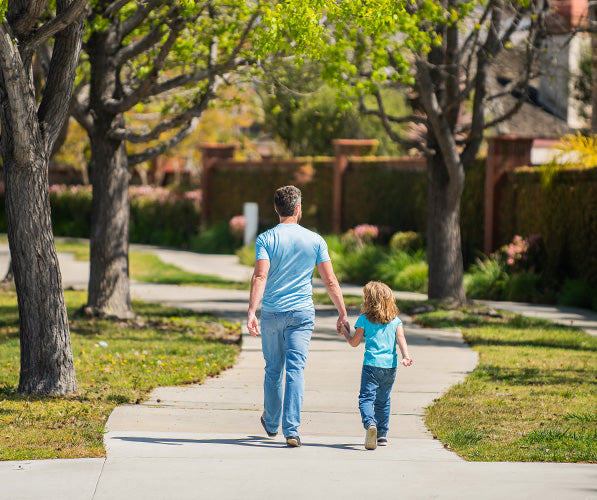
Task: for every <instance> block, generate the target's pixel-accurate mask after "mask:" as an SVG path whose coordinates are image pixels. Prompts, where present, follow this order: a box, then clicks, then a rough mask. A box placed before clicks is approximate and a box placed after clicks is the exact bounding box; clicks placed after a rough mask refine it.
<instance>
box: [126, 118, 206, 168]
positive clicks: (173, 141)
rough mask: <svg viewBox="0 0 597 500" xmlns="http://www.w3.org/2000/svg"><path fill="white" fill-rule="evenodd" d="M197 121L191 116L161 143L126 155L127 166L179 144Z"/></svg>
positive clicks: (193, 128)
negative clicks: (189, 119)
mask: <svg viewBox="0 0 597 500" xmlns="http://www.w3.org/2000/svg"><path fill="white" fill-rule="evenodd" d="M198 123H199V119H198V118H193V119H192V120H191V121H190V122H188V123H187V124H185V125H184V126H183V127H182V128H181V129H180V130H179V131H178V132H177V133H176V134H175V135H174V136H172V137H170V139H168V140H166V141H164V142H162V143H161V144H159V145H157V146H154V147H151V148H148V149H146V150H145V151H143V152H142V153H138V154H134V155H129V156H128V157H127V160H128V166H129V167H133V166H135V165H138V164H139V163H143V162H145V161H149V160H151V159H153V158H156V157H157V156H160V155H161V154H163V153H164V152H165V151H168V150H169V149H171V148H173V147H174V146H176V145H177V144H179V143H180V142H181V141H182V140H183V139H185V138H186V137H188V136H189V135H190V134H192V133H193V131H194V130H195V129H196V128H197V125H198Z"/></svg>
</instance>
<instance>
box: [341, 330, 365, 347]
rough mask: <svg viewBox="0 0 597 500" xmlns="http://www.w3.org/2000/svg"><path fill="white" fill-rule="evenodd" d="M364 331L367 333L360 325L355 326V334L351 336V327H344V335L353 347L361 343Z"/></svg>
mask: <svg viewBox="0 0 597 500" xmlns="http://www.w3.org/2000/svg"><path fill="white" fill-rule="evenodd" d="M364 333H365V330H364V329H362V328H361V327H358V328H355V331H354V335H353V336H351V335H350V327H349V328H342V334H343V335H344V338H345V339H346V340H347V341H348V343H349V344H350V345H351V346H352V347H356V346H358V345H359V344H360V343H361V339H362V338H363V334H364Z"/></svg>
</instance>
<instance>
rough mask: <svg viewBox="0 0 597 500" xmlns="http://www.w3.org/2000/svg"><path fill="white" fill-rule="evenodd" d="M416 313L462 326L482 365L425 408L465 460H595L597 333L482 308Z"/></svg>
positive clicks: (425, 321)
mask: <svg viewBox="0 0 597 500" xmlns="http://www.w3.org/2000/svg"><path fill="white" fill-rule="evenodd" d="M415 320H416V321H417V322H418V323H419V324H422V325H423V326H430V327H434V328H446V327H447V328H454V327H458V328H460V329H461V330H462V334H463V336H464V338H465V340H466V341H467V342H468V343H469V344H470V345H471V347H472V348H473V349H474V350H476V351H478V353H479V365H478V367H477V368H476V369H475V370H474V371H473V372H472V373H471V374H470V375H469V377H468V378H467V379H466V381H465V382H463V383H461V384H458V385H456V386H454V387H452V388H451V389H450V390H449V391H448V392H447V393H446V394H445V395H444V396H443V397H442V398H440V399H439V400H437V401H436V402H435V403H434V404H433V405H432V406H431V407H430V408H429V409H428V411H427V416H426V423H427V425H428V427H429V428H430V429H431V430H432V432H433V433H434V434H435V435H436V436H437V437H438V438H439V439H440V440H441V441H442V443H443V444H444V445H445V446H446V447H447V448H449V449H451V450H453V451H455V452H456V453H458V454H459V455H460V456H462V457H464V458H466V459H467V460H479V461H539V462H597V355H596V351H597V339H596V338H594V337H591V336H589V335H588V334H586V333H584V332H582V331H580V330H578V329H574V328H567V327H562V326H559V325H554V324H552V323H549V322H547V321H543V320H538V319H527V318H523V317H521V316H516V315H513V314H509V313H499V314H495V313H494V312H490V311H488V310H487V309H486V308H483V307H466V308H460V309H452V310H446V309H436V310H434V311H432V312H428V313H425V314H420V315H418V316H416V317H415Z"/></svg>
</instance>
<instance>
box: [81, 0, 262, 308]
mask: <svg viewBox="0 0 597 500" xmlns="http://www.w3.org/2000/svg"><path fill="white" fill-rule="evenodd" d="M257 17H258V2H246V1H241V0H229V1H188V0H187V1H185V2H180V1H174V0H146V1H144V2H138V1H135V0H131V1H127V0H121V1H113V0H94V1H93V2H92V6H91V13H90V15H89V17H88V19H87V24H88V32H87V34H86V39H85V42H84V44H83V51H84V56H83V57H82V63H83V68H84V71H83V76H82V78H81V81H80V82H79V83H78V84H77V90H76V93H75V96H74V98H73V105H72V112H73V115H74V117H75V118H76V119H77V121H78V122H79V123H80V124H81V125H82V126H83V127H84V128H85V130H86V131H87V134H88V135H89V139H90V143H91V162H90V180H91V184H92V187H93V203H92V219H91V239H90V265H91V271H90V279H89V296H88V306H87V311H88V312H89V313H92V314H99V315H110V316H118V317H128V316H130V315H132V310H131V301H130V292H129V273H128V243H129V199H128V180H129V167H132V166H134V165H137V164H139V163H141V162H145V161H148V160H150V159H152V158H154V157H156V156H158V155H160V154H162V153H164V152H165V151H166V150H168V149H169V148H171V147H173V146H174V145H176V144H178V143H179V142H180V141H181V140H182V139H184V138H185V137H187V136H188V134H189V133H191V132H192V130H193V129H194V127H195V126H196V123H197V120H198V117H199V116H200V115H201V114H202V112H203V111H204V110H205V108H206V107H207V106H208V104H209V103H210V101H212V99H213V98H214V97H215V95H216V91H217V87H218V85H220V84H221V83H222V82H225V81H226V77H227V76H228V75H229V74H230V73H231V72H232V71H234V70H235V69H236V68H238V67H240V66H243V65H246V64H248V60H247V58H246V57H244V53H245V51H246V50H247V48H248V46H249V44H250V38H251V35H252V33H253V28H254V24H255V22H256V20H257ZM150 105H151V106H153V109H154V110H155V109H157V110H158V111H159V114H160V119H159V120H158V121H157V122H156V123H154V124H153V126H150V127H147V128H145V129H135V128H134V127H132V126H131V125H130V123H129V122H128V121H127V115H126V114H127V112H129V111H131V110H135V109H138V108H139V107H143V106H150ZM127 143H128V144H129V145H136V147H137V149H136V151H135V152H133V151H130V150H128V151H127ZM143 145H145V146H143ZM140 147H141V149H139V148H140ZM172 222H173V224H175V223H176V221H172Z"/></svg>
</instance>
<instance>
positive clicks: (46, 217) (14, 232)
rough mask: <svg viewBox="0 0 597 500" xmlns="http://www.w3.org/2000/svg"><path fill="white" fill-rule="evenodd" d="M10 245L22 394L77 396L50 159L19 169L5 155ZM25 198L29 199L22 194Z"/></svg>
mask: <svg viewBox="0 0 597 500" xmlns="http://www.w3.org/2000/svg"><path fill="white" fill-rule="evenodd" d="M3 158H4V165H5V172H6V173H5V182H6V215H7V225H8V241H9V243H10V253H11V255H12V268H13V272H14V280H15V286H16V289H17V292H18V293H17V297H18V304H19V321H20V330H21V336H20V339H21V375H20V380H19V392H23V393H26V394H69V393H72V392H75V391H76V390H77V382H76V379H75V368H74V363H73V356H72V349H71V344H70V329H69V325H68V317H67V313H66V305H65V302H64V292H63V291H62V276H61V274H60V268H59V265H58V257H57V255H56V245H55V243H54V235H53V234H52V224H51V222H50V198H49V194H48V181H47V171H48V170H47V169H48V164H47V159H46V158H45V157H44V155H43V154H39V152H37V154H35V158H34V159H33V161H32V163H31V164H29V165H18V164H16V162H15V160H14V158H11V157H10V155H5V154H3ZM24 193H26V194H27V195H26V196H23V194H24Z"/></svg>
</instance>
